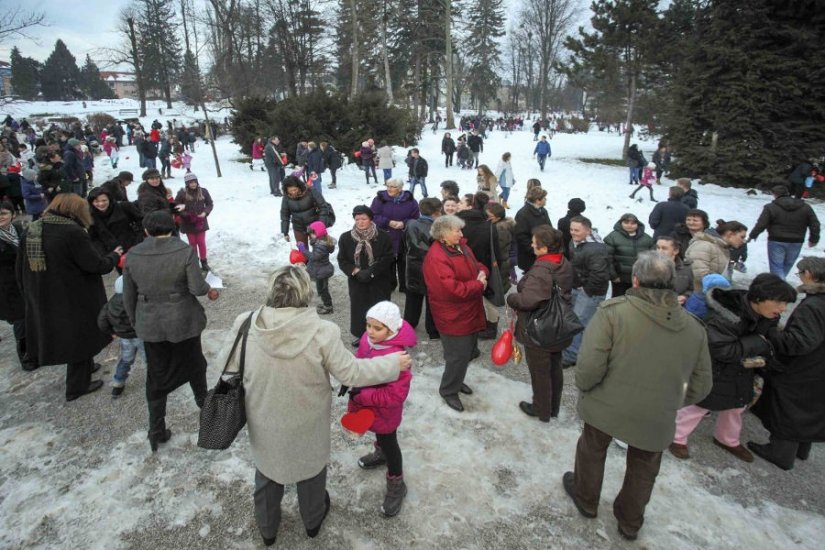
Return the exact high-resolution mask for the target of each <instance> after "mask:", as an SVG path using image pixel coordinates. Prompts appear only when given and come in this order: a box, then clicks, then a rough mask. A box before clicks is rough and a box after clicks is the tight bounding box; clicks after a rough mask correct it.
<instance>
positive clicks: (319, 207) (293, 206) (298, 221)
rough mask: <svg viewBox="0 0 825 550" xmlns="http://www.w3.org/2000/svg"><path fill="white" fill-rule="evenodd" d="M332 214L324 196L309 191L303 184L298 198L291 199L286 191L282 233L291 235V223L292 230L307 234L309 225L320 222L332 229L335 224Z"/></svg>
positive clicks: (282, 203)
mask: <svg viewBox="0 0 825 550" xmlns="http://www.w3.org/2000/svg"><path fill="white" fill-rule="evenodd" d="M330 212H331V210H330V206H329V203H328V202H327V201H326V200H324V196H323V195H321V193H319V192H318V191H316V190H314V189H307V188H306V186H305V185H303V182H302V185H301V194H300V195H299V196H298V198H295V199H292V198H290V197H289V195H288V194H287V193H286V190H284V198H283V199H281V233H283V234H284V235H286V234H288V233H289V222H290V221H292V229H293V230H295V231H300V232H302V233H306V231H307V227H308V226H309V224H311V223H312V222H314V221H318V220H321V221H322V222H324V225H326V226H327V227H330V226H331V225H332V223H333V222H334V220H333V219H332V217H331V215H330Z"/></svg>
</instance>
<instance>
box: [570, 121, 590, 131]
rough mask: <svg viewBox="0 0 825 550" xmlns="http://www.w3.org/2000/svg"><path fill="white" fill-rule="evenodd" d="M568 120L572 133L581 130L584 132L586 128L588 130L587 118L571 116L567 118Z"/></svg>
mask: <svg viewBox="0 0 825 550" xmlns="http://www.w3.org/2000/svg"><path fill="white" fill-rule="evenodd" d="M568 122H569V123H570V129H571V130H572V131H573V133H579V132H582V133H585V134H586V133H587V132H588V130H590V121H589V120H587V119H584V118H576V117H571V118H569V119H568Z"/></svg>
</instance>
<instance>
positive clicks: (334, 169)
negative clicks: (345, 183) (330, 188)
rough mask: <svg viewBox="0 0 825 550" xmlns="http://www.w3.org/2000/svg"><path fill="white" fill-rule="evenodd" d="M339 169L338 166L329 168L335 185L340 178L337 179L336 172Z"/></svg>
mask: <svg viewBox="0 0 825 550" xmlns="http://www.w3.org/2000/svg"><path fill="white" fill-rule="evenodd" d="M337 171H338V169H337V168H330V169H329V173H330V175H331V176H332V185H335V184H336V183H338V180H336V179H335V172H337Z"/></svg>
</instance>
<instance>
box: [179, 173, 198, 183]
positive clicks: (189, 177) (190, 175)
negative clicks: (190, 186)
mask: <svg viewBox="0 0 825 550" xmlns="http://www.w3.org/2000/svg"><path fill="white" fill-rule="evenodd" d="M183 181H184V183H189V182H190V181H198V176H196V175H195V173H194V172H189V173H188V174H186V175H185V176H183Z"/></svg>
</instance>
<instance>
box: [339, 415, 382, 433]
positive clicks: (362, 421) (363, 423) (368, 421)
mask: <svg viewBox="0 0 825 550" xmlns="http://www.w3.org/2000/svg"><path fill="white" fill-rule="evenodd" d="M374 421H375V413H374V412H372V411H371V410H369V409H361V410H360V411H358V412H355V413H347V414H345V415H344V416H342V417H341V425H342V426H343V427H344V429H345V430H347V431H350V432H352V433H355V434H358V435H364V434H365V433H366V432H367V430H369V429H370V426H372V423H373V422H374Z"/></svg>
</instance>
